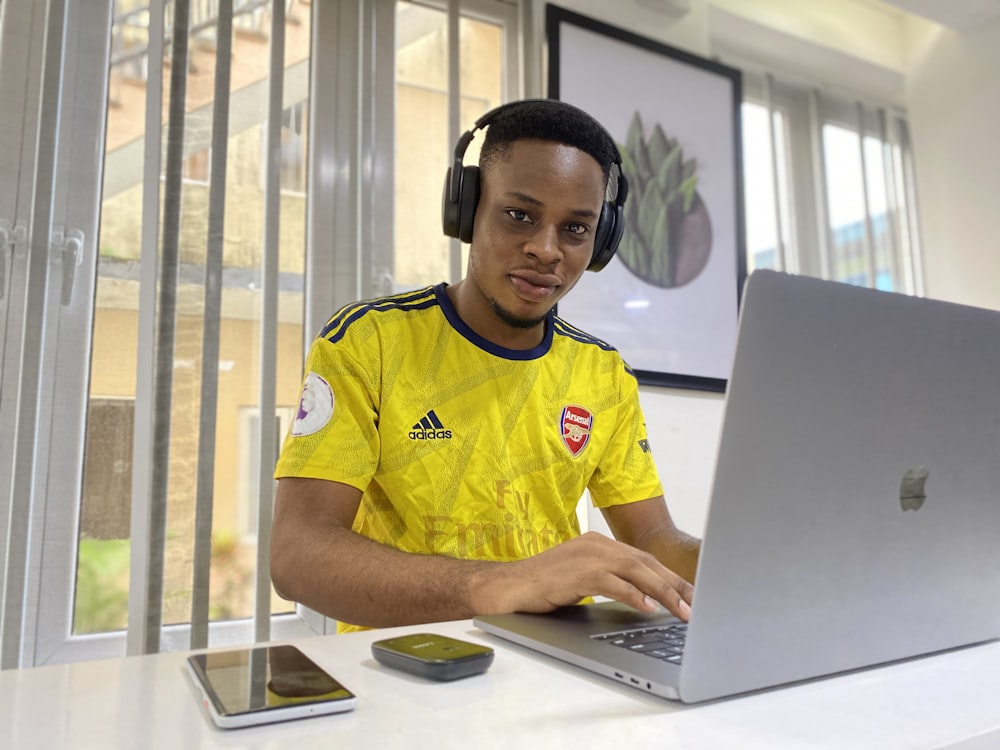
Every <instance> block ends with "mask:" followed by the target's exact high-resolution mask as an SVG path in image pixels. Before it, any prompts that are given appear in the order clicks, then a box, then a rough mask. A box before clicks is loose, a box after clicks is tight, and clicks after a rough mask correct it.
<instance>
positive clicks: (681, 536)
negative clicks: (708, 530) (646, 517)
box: [640, 527, 701, 583]
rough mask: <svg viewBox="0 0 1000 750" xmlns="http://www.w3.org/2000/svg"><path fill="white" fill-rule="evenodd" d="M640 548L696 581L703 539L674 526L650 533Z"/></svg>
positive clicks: (690, 579) (686, 577)
mask: <svg viewBox="0 0 1000 750" xmlns="http://www.w3.org/2000/svg"><path fill="white" fill-rule="evenodd" d="M640 549H644V550H645V551H646V552H649V553H650V554H651V555H653V556H654V557H655V558H656V559H657V560H659V561H660V562H661V563H663V564H664V565H666V566H667V567H668V568H670V569H671V570H672V571H674V572H675V573H676V574H677V575H679V576H680V577H681V578H683V579H684V580H685V581H688V582H689V583H694V579H695V571H696V570H697V569H698V555H699V554H700V553H701V540H700V539H697V538H696V537H693V536H691V535H690V534H686V533H685V532H683V531H681V530H680V529H678V528H676V527H674V528H672V529H669V530H667V531H664V532H662V533H659V534H650V535H649V537H648V538H647V539H645V540H643V543H642V544H641V545H640Z"/></svg>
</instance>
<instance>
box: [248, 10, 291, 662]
mask: <svg viewBox="0 0 1000 750" xmlns="http://www.w3.org/2000/svg"><path fill="white" fill-rule="evenodd" d="M270 55H271V58H270V66H271V69H270V80H269V82H268V109H267V125H266V127H267V157H266V162H265V167H264V169H265V172H264V182H265V188H264V191H265V200H264V248H263V257H262V259H261V263H262V268H261V271H262V273H261V276H262V285H261V286H262V290H261V295H262V310H261V325H260V379H259V383H260V385H259V388H260V393H259V403H260V429H259V430H258V433H259V437H260V440H259V443H258V445H257V462H256V463H257V470H258V475H257V488H258V497H257V568H256V572H257V575H256V585H255V589H254V615H253V619H254V639H255V640H256V641H258V642H261V641H266V640H269V639H270V636H271V565H270V556H271V521H272V517H273V508H274V479H273V473H274V462H275V458H276V456H277V452H278V434H277V433H278V423H277V417H276V416H275V413H276V390H277V357H278V272H279V264H278V256H279V251H280V234H279V228H280V221H281V211H280V209H281V190H280V188H281V113H282V100H283V98H284V88H285V87H284V81H285V4H284V0H274V2H273V3H272V4H271V49H270Z"/></svg>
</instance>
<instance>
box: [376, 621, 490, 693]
mask: <svg viewBox="0 0 1000 750" xmlns="http://www.w3.org/2000/svg"><path fill="white" fill-rule="evenodd" d="M372 656H374V657H375V661H377V662H378V663H379V664H384V665H385V666H387V667H392V668H394V669H399V670H401V671H403V672H408V673H409V674H412V675H416V676H418V677H425V678H427V679H431V680H438V681H442V682H445V681H449V680H457V679H460V678H462V677H471V676H472V675H476V674H481V673H482V672H485V671H486V670H487V669H489V668H490V665H491V664H492V663H493V649H492V648H490V647H489V646H481V645H479V644H477V643H469V642H468V641H460V640H458V639H457V638H449V637H448V636H446V635H437V634H435V633H416V634H414V635H402V636H399V637H398V638H387V639H385V640H381V641H375V642H374V643H373V644H372Z"/></svg>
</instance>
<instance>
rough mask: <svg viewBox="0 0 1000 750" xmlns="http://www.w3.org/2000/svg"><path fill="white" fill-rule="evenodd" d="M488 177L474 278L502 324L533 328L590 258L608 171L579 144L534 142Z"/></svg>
mask: <svg viewBox="0 0 1000 750" xmlns="http://www.w3.org/2000/svg"><path fill="white" fill-rule="evenodd" d="M481 177H482V192H481V195H480V200H479V206H478V208H477V210H476V218H475V229H474V232H473V238H472V248H471V250H470V255H469V270H468V276H467V277H468V280H469V281H471V282H472V283H473V284H474V285H475V287H476V289H477V290H478V292H479V296H480V301H481V302H485V303H486V304H487V305H488V306H489V307H491V308H492V314H493V316H492V317H493V323H494V325H495V324H496V322H498V321H499V322H500V323H501V324H502V325H503V326H507V327H508V328H533V327H535V326H537V325H538V324H540V323H541V322H542V321H543V320H544V319H545V316H546V315H547V314H548V312H549V310H551V309H552V307H553V306H554V305H555V304H556V302H558V301H559V299H561V298H562V297H563V295H565V294H566V292H568V291H569V290H570V289H572V288H573V285H574V284H576V282H577V281H578V280H579V278H580V276H581V275H582V274H583V272H584V271H585V270H586V268H587V266H588V265H589V263H590V258H591V254H592V253H593V249H594V233H595V232H596V230H597V220H598V218H599V216H600V212H601V206H602V204H603V202H604V189H605V180H604V173H603V172H602V170H601V167H600V165H599V164H598V163H597V161H596V160H595V159H594V158H593V157H592V156H590V155H589V154H587V153H585V152H583V151H580V150H579V149H577V148H574V147H572V146H566V145H563V144H558V143H552V142H549V141H540V140H534V139H531V140H521V141H516V142H515V143H513V144H512V145H511V147H510V149H509V151H508V153H507V154H506V157H505V158H502V159H500V160H498V161H496V162H495V163H494V164H492V165H491V166H490V167H489V168H487V169H486V170H485V171H484V173H483V174H482V176H481ZM481 312H486V311H485V310H483V311H481Z"/></svg>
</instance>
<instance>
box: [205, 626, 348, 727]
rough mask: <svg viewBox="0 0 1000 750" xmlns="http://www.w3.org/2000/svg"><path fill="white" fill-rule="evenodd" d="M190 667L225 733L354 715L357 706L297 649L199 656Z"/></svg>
mask: <svg viewBox="0 0 1000 750" xmlns="http://www.w3.org/2000/svg"><path fill="white" fill-rule="evenodd" d="M187 664H188V670H189V672H190V674H191V676H192V677H193V678H194V680H195V683H196V684H197V685H198V687H200V688H201V691H202V695H203V703H204V705H205V707H206V708H207V709H208V712H209V714H211V716H212V721H214V722H215V723H216V724H217V725H218V726H220V727H222V728H224V729H232V728H235V727H247V726H254V725H256V724H270V723H272V722H276V721H288V720H289V719H299V718H302V717H305V716H317V715H320V714H331V713H340V712H341V711H350V710H351V709H352V708H354V705H355V702H356V699H355V696H354V694H353V693H351V691H350V690H348V689H347V688H345V687H344V686H343V685H342V684H341V683H340V682H339V681H337V680H336V679H334V678H333V677H332V676H331V675H330V674H329V672H327V671H326V670H325V669H323V668H322V667H320V666H319V665H318V664H316V662H314V661H313V660H312V659H310V658H309V657H308V656H306V655H305V654H304V653H302V652H301V651H299V649H297V648H296V647H295V646H255V647H249V648H240V649H234V650H230V651H213V652H209V653H204V654H194V655H192V656H189V657H188V658H187Z"/></svg>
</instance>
